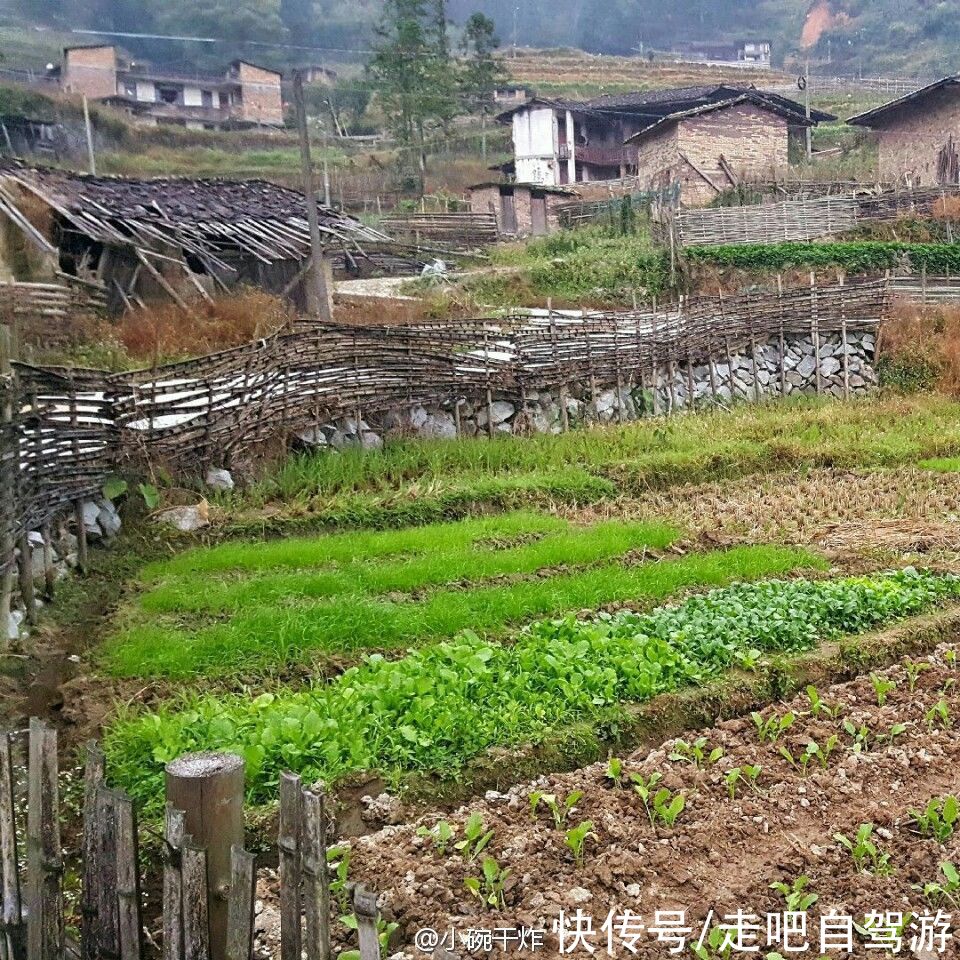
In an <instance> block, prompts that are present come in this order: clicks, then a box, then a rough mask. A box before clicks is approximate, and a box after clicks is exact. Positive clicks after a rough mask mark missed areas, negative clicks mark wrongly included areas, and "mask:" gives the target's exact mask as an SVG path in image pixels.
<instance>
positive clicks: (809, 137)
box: [803, 57, 813, 163]
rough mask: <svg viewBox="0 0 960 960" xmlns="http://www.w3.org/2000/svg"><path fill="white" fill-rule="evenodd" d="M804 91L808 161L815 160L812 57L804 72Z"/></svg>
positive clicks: (808, 59) (808, 60)
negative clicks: (811, 98)
mask: <svg viewBox="0 0 960 960" xmlns="http://www.w3.org/2000/svg"><path fill="white" fill-rule="evenodd" d="M803 92H804V94H805V95H806V96H805V100H806V104H807V131H806V133H807V163H811V162H812V161H813V130H812V129H811V127H810V58H809V57H808V58H807V66H806V69H805V71H804V74H803Z"/></svg>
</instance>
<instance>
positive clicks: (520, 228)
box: [470, 183, 579, 237]
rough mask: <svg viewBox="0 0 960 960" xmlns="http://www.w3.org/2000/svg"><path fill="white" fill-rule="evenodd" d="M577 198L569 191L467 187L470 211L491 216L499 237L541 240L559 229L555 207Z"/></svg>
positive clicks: (534, 185) (507, 186)
mask: <svg viewBox="0 0 960 960" xmlns="http://www.w3.org/2000/svg"><path fill="white" fill-rule="evenodd" d="M577 197H579V193H578V192H577V191H576V190H573V189H571V188H570V187H550V186H544V185H542V184H538V183H478V184H477V185H476V186H473V187H470V209H471V210H472V211H473V212H474V213H493V214H495V215H496V218H497V229H498V230H499V232H500V235H501V236H506V237H541V236H544V235H546V234H548V233H553V231H554V230H557V229H559V227H560V221H559V217H558V215H557V207H559V206H560V205H561V204H563V203H566V202H568V201H569V200H575V199H577Z"/></svg>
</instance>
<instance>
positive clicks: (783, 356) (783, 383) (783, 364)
mask: <svg viewBox="0 0 960 960" xmlns="http://www.w3.org/2000/svg"><path fill="white" fill-rule="evenodd" d="M777 301H778V303H779V306H780V343H779V346H780V396H781V397H785V396H786V395H787V343H786V339H785V337H784V333H783V275H782V274H779V273H778V274H777Z"/></svg>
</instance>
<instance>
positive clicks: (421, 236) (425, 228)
mask: <svg viewBox="0 0 960 960" xmlns="http://www.w3.org/2000/svg"><path fill="white" fill-rule="evenodd" d="M380 222H381V225H382V226H383V228H384V229H385V230H387V231H388V232H389V233H390V235H391V236H392V237H398V238H404V239H407V240H413V241H414V242H416V243H417V245H419V242H420V240H430V241H432V242H435V243H441V244H445V245H446V246H448V247H450V249H452V250H474V249H476V248H477V247H486V246H490V245H491V244H494V243H496V242H497V241H498V240H499V239H500V232H499V230H498V228H497V218H496V215H495V214H493V213H481V212H470V211H461V212H456V213H429V212H427V213H422V212H421V213H409V214H404V213H394V214H389V215H388V216H385V217H383V219H382V220H381V221H380Z"/></svg>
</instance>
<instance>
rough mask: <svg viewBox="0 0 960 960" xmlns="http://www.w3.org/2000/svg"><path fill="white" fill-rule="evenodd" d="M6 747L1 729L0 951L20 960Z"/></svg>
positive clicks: (23, 939) (19, 919)
mask: <svg viewBox="0 0 960 960" xmlns="http://www.w3.org/2000/svg"><path fill="white" fill-rule="evenodd" d="M10 747H11V744H10V735H9V734H8V733H6V732H5V731H4V732H0V898H2V899H0V952H5V955H6V957H7V958H8V960H22V957H23V956H24V953H25V950H26V945H27V938H26V936H25V931H24V929H23V910H22V900H21V896H20V870H19V864H18V862H17V854H18V849H17V819H16V813H15V807H14V796H15V793H14V786H13V784H14V779H13V757H12V755H11V749H10Z"/></svg>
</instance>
